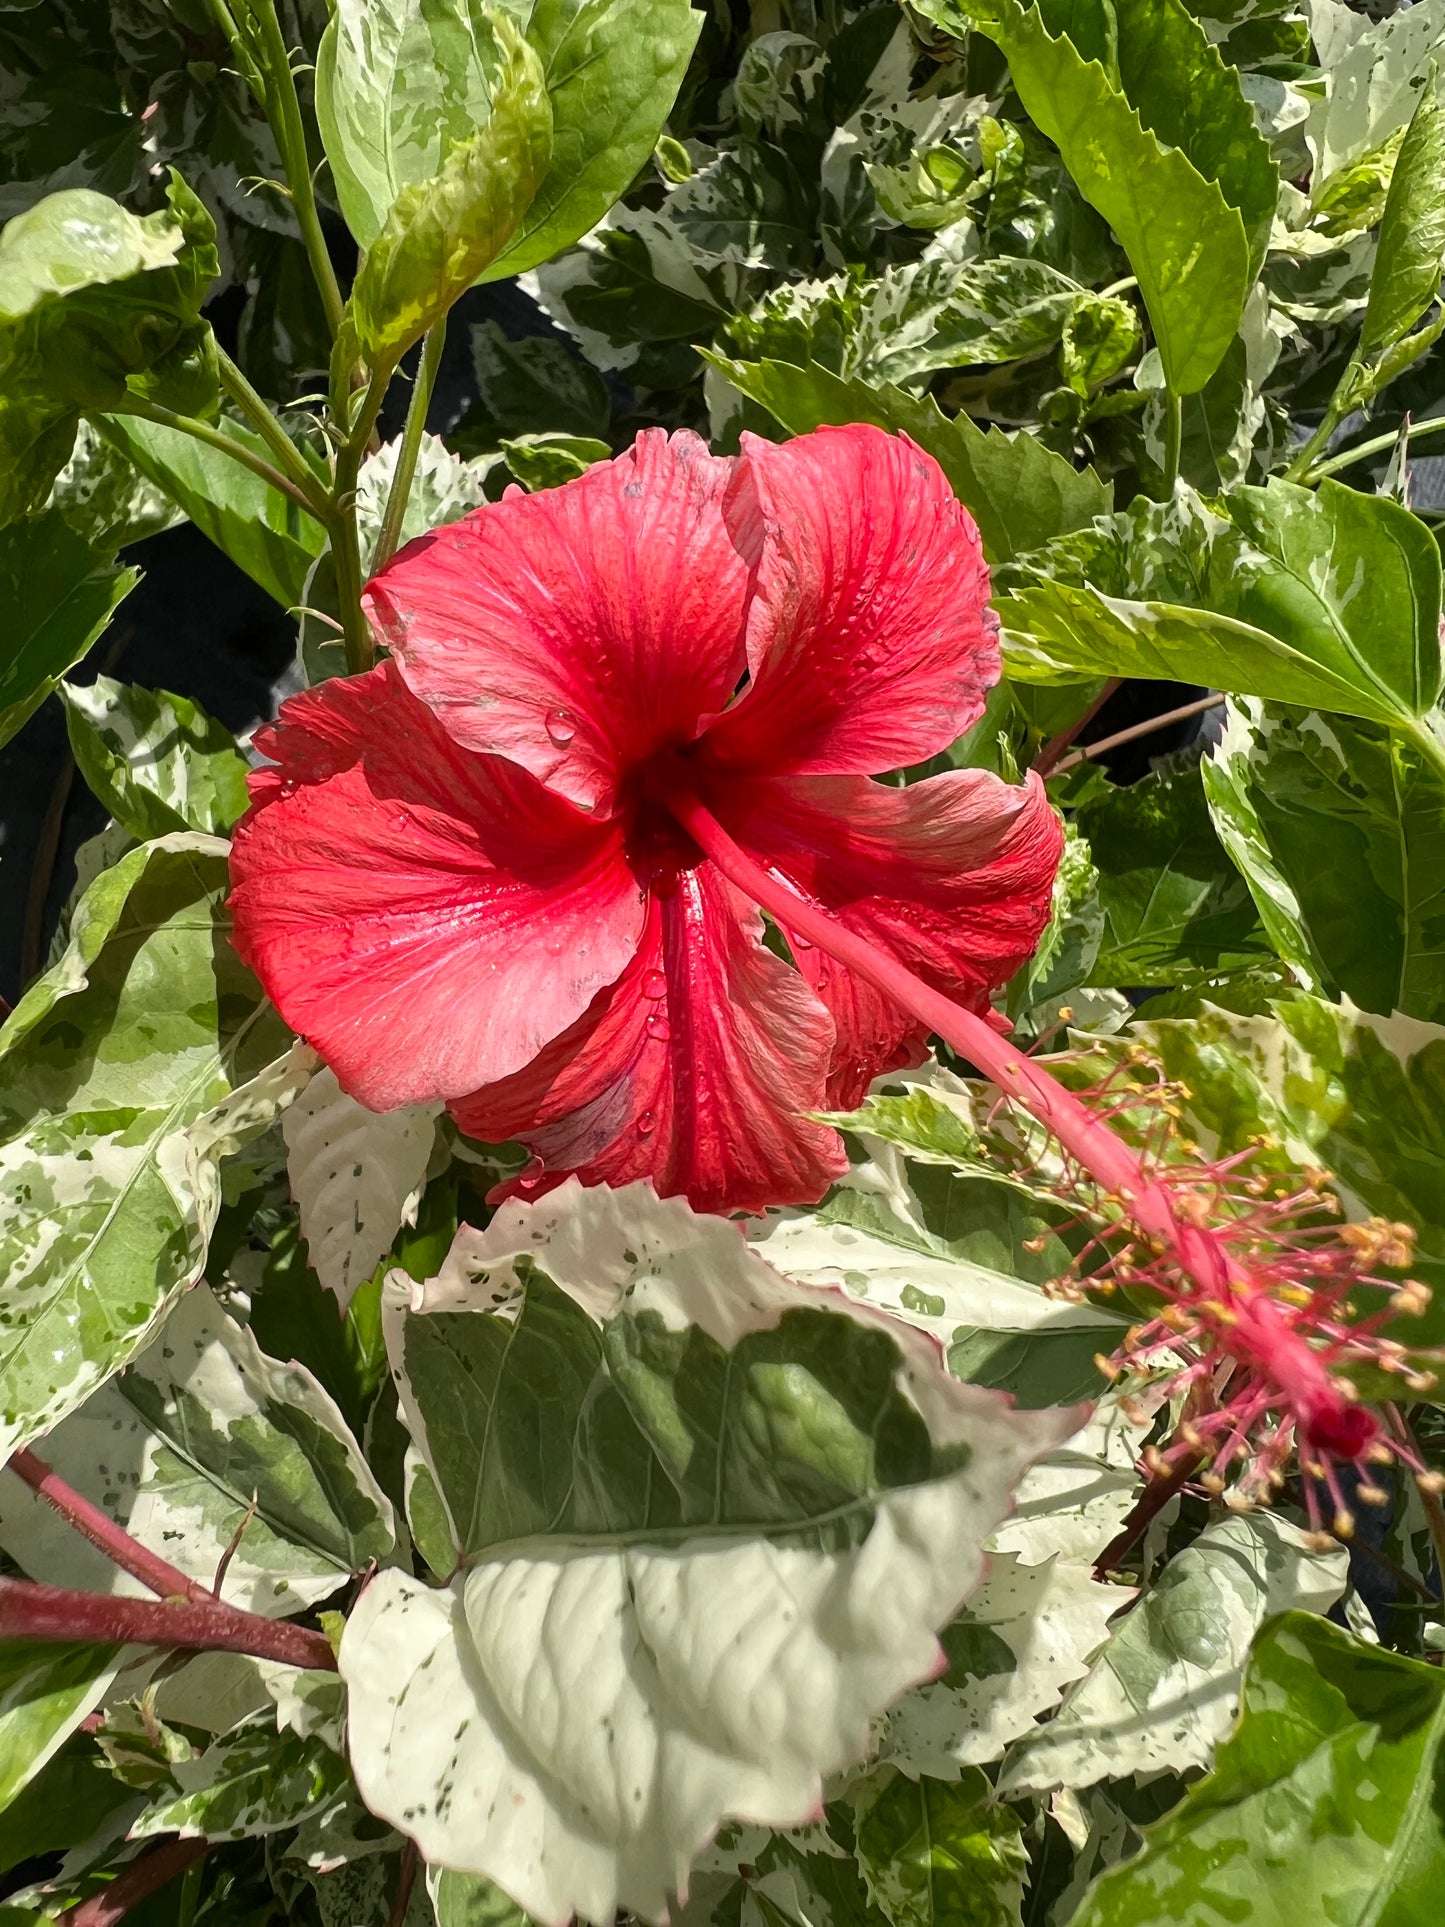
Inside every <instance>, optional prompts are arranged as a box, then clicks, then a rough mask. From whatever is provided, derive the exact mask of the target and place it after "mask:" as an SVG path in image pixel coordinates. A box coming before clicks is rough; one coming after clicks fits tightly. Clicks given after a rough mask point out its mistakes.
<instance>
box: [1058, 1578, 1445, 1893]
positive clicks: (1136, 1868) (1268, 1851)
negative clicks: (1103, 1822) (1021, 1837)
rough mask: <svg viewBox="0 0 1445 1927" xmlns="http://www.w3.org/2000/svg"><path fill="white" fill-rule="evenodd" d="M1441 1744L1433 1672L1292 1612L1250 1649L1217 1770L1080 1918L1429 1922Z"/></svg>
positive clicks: (1444, 1866) (1437, 1680) (1437, 1864)
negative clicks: (1233, 1725)
mask: <svg viewBox="0 0 1445 1927" xmlns="http://www.w3.org/2000/svg"><path fill="white" fill-rule="evenodd" d="M1442 1747H1445V1681H1442V1679H1441V1676H1440V1671H1439V1669H1438V1667H1434V1666H1422V1665H1420V1664H1419V1662H1418V1661H1416V1660H1412V1659H1403V1658H1401V1657H1400V1656H1399V1655H1398V1654H1396V1653H1391V1652H1388V1651H1386V1650H1385V1649H1384V1648H1382V1647H1379V1646H1369V1645H1366V1644H1365V1642H1364V1641H1363V1640H1360V1639H1355V1638H1353V1637H1351V1635H1350V1634H1348V1633H1344V1632H1341V1631H1339V1630H1338V1629H1337V1628H1336V1627H1334V1626H1331V1625H1328V1624H1327V1623H1326V1622H1325V1621H1324V1620H1321V1619H1315V1618H1312V1617H1310V1616H1309V1615H1307V1614H1305V1613H1299V1612H1291V1613H1287V1614H1286V1615H1285V1616H1284V1617H1283V1618H1281V1619H1277V1620H1276V1621H1275V1622H1274V1623H1273V1624H1272V1625H1271V1626H1269V1627H1267V1628H1266V1629H1265V1631H1264V1632H1263V1633H1261V1635H1260V1637H1259V1639H1258V1640H1257V1641H1256V1643H1255V1647H1254V1651H1253V1653H1252V1654H1251V1656H1250V1662H1249V1668H1248V1671H1247V1673H1246V1674H1245V1679H1244V1690H1243V1696H1242V1716H1241V1719H1240V1724H1239V1729H1238V1731H1237V1732H1236V1733H1235V1735H1234V1737H1233V1738H1232V1739H1230V1740H1229V1741H1227V1742H1226V1743H1225V1744H1224V1745H1223V1746H1222V1747H1221V1748H1220V1750H1219V1758H1218V1762H1217V1764H1216V1766H1215V1770H1214V1772H1213V1773H1212V1774H1210V1776H1209V1778H1208V1779H1206V1780H1202V1781H1200V1782H1199V1784H1198V1785H1197V1786H1194V1787H1192V1788H1191V1789H1190V1791H1189V1793H1188V1794H1187V1795H1186V1797H1185V1799H1184V1801H1183V1803H1182V1805H1181V1806H1179V1807H1178V1808H1177V1809H1176V1811H1175V1812H1173V1813H1171V1814H1170V1815H1169V1816H1168V1817H1167V1818H1166V1819H1165V1820H1163V1821H1161V1822H1160V1824H1159V1825H1158V1826H1155V1827H1151V1828H1150V1829H1149V1830H1148V1831H1147V1833H1146V1835H1145V1845H1144V1850H1143V1852H1142V1853H1141V1854H1139V1855H1138V1857H1137V1858H1136V1859H1134V1860H1131V1861H1129V1862H1127V1863H1126V1864H1125V1865H1124V1866H1122V1867H1116V1868H1112V1869H1110V1871H1109V1872H1107V1873H1106V1874H1105V1875H1104V1876H1103V1877H1102V1879H1100V1880H1099V1881H1097V1882H1096V1883H1095V1885H1094V1887H1093V1888H1092V1889H1091V1890H1090V1892H1089V1893H1088V1895H1087V1896H1086V1897H1085V1900H1084V1903H1083V1906H1082V1907H1081V1909H1080V1911H1079V1912H1078V1913H1077V1914H1076V1915H1075V1916H1074V1921H1073V1927H1156V1923H1157V1922H1159V1921H1161V1920H1167V1921H1169V1922H1170V1923H1171V1924H1172V1927H1214V1923H1216V1922H1218V1921H1221V1920H1239V1921H1244V1920H1265V1919H1278V1920H1298V1921H1315V1920H1319V1921H1324V1920H1328V1921H1330V1922H1331V1923H1332V1927H1423V1923H1425V1922H1427V1921H1429V1920H1431V1919H1433V1917H1434V1913H1435V1909H1436V1907H1437V1905H1438V1900H1439V1893H1440V1883H1441V1880H1442V1879H1445V1824H1442V1812H1445V1807H1442V1801H1441V1798H1440V1793H1439V1788H1440V1783H1441V1773H1442Z"/></svg>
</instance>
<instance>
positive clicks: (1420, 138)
mask: <svg viewBox="0 0 1445 1927" xmlns="http://www.w3.org/2000/svg"><path fill="white" fill-rule="evenodd" d="M1442 258H1445V108H1442V107H1441V105H1440V99H1439V95H1438V93H1437V91H1436V87H1435V80H1434V70H1433V68H1432V69H1431V73H1430V78H1429V79H1428V80H1427V82H1426V85H1425V87H1424V90H1423V91H1422V93H1421V95H1420V104H1419V106H1418V107H1417V108H1416V109H1415V113H1414V116H1413V118H1412V119H1411V122H1410V126H1409V130H1408V132H1407V133H1406V135H1405V140H1404V144H1403V145H1402V147H1401V149H1400V156H1399V159H1398V160H1397V161H1396V163H1395V171H1394V173H1393V175H1392V176H1391V178H1390V192H1389V194H1388V196H1387V198H1386V201H1385V213H1384V218H1383V220H1382V221H1381V223H1380V239H1379V245H1378V247H1377V249H1376V252H1375V271H1374V273H1373V274H1372V275H1371V277H1370V299H1369V301H1368V303H1367V304H1366V307H1365V319H1364V324H1363V326H1362V328H1361V330H1360V345H1359V349H1358V353H1359V357H1360V359H1361V360H1362V361H1364V362H1367V363H1368V362H1373V361H1376V360H1378V359H1379V357H1380V356H1381V355H1382V354H1383V353H1384V351H1385V350H1386V349H1387V348H1393V347H1394V345H1395V343H1396V342H1397V341H1399V340H1400V339H1401V338H1402V337H1403V336H1404V335H1406V334H1408V333H1409V331H1410V329H1411V328H1413V327H1414V325H1415V323H1416V322H1417V321H1418V320H1419V319H1420V317H1421V315H1422V314H1424V312H1425V310H1426V309H1427V308H1428V307H1429V305H1430V303H1431V302H1432V301H1433V300H1434V299H1435V296H1436V294H1437V293H1438V292H1439V288H1440V265H1441V261H1442Z"/></svg>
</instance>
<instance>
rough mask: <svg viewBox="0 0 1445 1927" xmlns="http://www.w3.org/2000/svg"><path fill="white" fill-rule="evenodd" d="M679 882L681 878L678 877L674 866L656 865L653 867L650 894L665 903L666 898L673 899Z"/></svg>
mask: <svg viewBox="0 0 1445 1927" xmlns="http://www.w3.org/2000/svg"><path fill="white" fill-rule="evenodd" d="M680 881H681V878H680V877H679V876H678V872H677V866H676V864H673V863H656V864H654V865H653V869H652V893H653V895H654V896H656V897H661V898H662V899H663V900H664V901H666V899H667V898H668V897H675V896H676V895H677V890H678V884H679V883H680Z"/></svg>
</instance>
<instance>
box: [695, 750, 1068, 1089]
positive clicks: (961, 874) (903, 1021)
mask: <svg viewBox="0 0 1445 1927" xmlns="http://www.w3.org/2000/svg"><path fill="white" fill-rule="evenodd" d="M709 799H710V801H711V802H712V803H713V807H714V809H715V811H716V814H717V815H718V817H719V818H720V819H721V820H722V821H723V823H724V824H725V826H726V827H727V829H728V830H729V831H730V832H731V833H732V835H733V836H734V837H736V838H737V840H738V842H739V843H741V844H742V845H743V847H744V848H745V849H747V850H748V851H749V852H750V853H751V854H752V855H753V856H755V857H756V858H757V860H758V861H759V862H760V863H762V864H763V865H765V866H766V867H767V868H770V869H773V870H776V871H777V872H778V874H780V875H781V876H783V877H784V878H786V880H787V881H788V882H789V883H790V884H791V885H792V886H793V887H794V888H795V889H797V890H798V891H799V892H800V893H801V894H802V895H804V896H806V897H809V898H811V899H812V900H813V901H814V902H815V903H818V904H821V905H823V906H824V907H825V908H827V909H829V910H831V911H833V913H834V914H835V915H836V916H837V917H838V919H839V921H840V922H842V923H845V924H847V925H848V927H849V928H850V929H853V930H857V931H860V932H862V933H863V934H864V935H866V936H869V937H873V938H876V939H877V940H878V942H879V943H880V944H881V945H882V946H884V947H885V948H886V949H888V950H890V951H891V952H892V953H893V955H894V956H896V957H898V958H899V959H900V960H901V961H902V962H903V963H905V964H907V965H909V967H910V968H911V969H913V970H916V971H917V972H918V974H919V975H920V976H921V977H923V978H925V979H926V980H927V982H929V983H930V984H932V985H933V986H934V987H935V988H936V989H938V990H941V991H943V992H944V993H945V994H946V995H948V996H951V997H956V998H957V999H958V1000H959V1001H960V1002H961V1003H963V1004H966V1005H967V1006H968V1008H969V1009H970V1010H973V1011H977V1012H980V1013H986V1012H987V1009H988V998H989V992H990V991H991V990H994V989H996V988H997V987H998V986H999V985H1000V984H1003V983H1006V982H1007V981H1008V979H1009V978H1010V977H1011V976H1012V975H1013V973H1014V972H1015V971H1016V970H1017V969H1018V968H1019V966H1020V965H1021V964H1022V963H1025V962H1026V961H1027V960H1028V958H1029V957H1030V956H1031V955H1032V954H1033V950H1034V947H1035V945H1036V944H1037V942H1038V940H1039V936H1040V934H1041V933H1042V931H1043V928H1044V925H1045V924H1046V923H1047V922H1048V918H1049V898H1050V892H1051V889H1052V886H1053V880H1054V872H1055V870H1056V869H1057V868H1058V863H1059V856H1060V852H1061V851H1062V848H1063V832H1062V831H1061V829H1060V827H1059V821H1058V818H1057V817H1056V816H1055V814H1054V811H1053V809H1052V807H1051V806H1050V804H1049V802H1048V799H1047V796H1046V795H1045V793H1044V786H1043V784H1042V783H1041V782H1039V781H1038V779H1037V778H1036V777H1032V778H1030V779H1029V781H1028V782H1027V783H1026V784H1025V785H1023V786H1022V787H1019V788H1015V787H1014V786H1013V785H1011V784H1008V783H1005V782H1002V781H1001V780H1000V779H999V778H998V777H997V776H993V775H990V774H989V773H988V772H987V771H985V770H957V771H953V772H950V773H949V774H947V775H944V776H934V777H930V778H929V779H928V780H927V781H926V782H922V783H912V784H910V785H909V786H908V787H907V788H906V789H892V788H888V787H886V786H884V785H883V784H881V783H873V782H869V781H868V780H867V778H865V777H857V776H834V777H794V778H792V779H783V780H780V781H776V782H764V781H749V782H743V781H736V780H735V781H732V782H728V781H724V780H719V781H717V782H716V783H715V784H713V785H712V786H711V787H710V791H709ZM789 942H790V943H791V944H792V946H793V952H794V955H795V956H796V957H797V960H798V966H799V968H800V969H801V971H802V972H803V975H804V976H805V977H806V978H807V979H808V981H809V983H810V984H812V986H813V988H814V990H815V991H816V992H817V994H818V995H819V996H820V997H821V998H822V999H823V1001H824V1003H826V1004H827V1006H828V1008H829V1010H830V1011H832V1013H833V1020H834V1023H835V1025H836V1027H837V1041H836V1044H835V1047H834V1052H833V1061H832V1066H831V1069H830V1072H829V1077H828V1104H829V1107H830V1108H833V1109H838V1110H851V1109H852V1108H853V1107H854V1106H855V1105H857V1104H858V1103H860V1102H861V1101H862V1098H863V1095H864V1093H865V1092H866V1090H867V1088H868V1086H869V1084H870V1083H871V1082H872V1080H873V1079H874V1078H875V1077H876V1076H878V1074H879V1073H880V1072H881V1071H885V1070H890V1069H895V1068H897V1067H898V1066H899V1065H900V1064H903V1063H910V1062H912V1063H916V1062H918V1061H919V1057H920V1054H921V1052H922V1048H923V1045H924V1043H925V1040H926V1033H925V1032H924V1031H923V1030H921V1029H920V1028H919V1026H918V1023H917V1021H916V1019H914V1018H913V1017H911V1016H910V1015H909V1014H908V1012H907V1011H905V1010H903V1009H902V1008H900V1006H898V1005H897V1004H894V1003H893V1002H891V1001H890V1000H889V999H887V998H885V997H883V996H881V995H880V994H879V992H878V991H876V990H874V989H873V987H872V986H871V985H870V984H866V983H864V982H863V981H862V979H861V978H859V977H855V976H854V975H853V974H852V972H850V971H847V970H844V969H842V968H840V966H839V965H837V964H835V963H834V962H833V961H832V959H831V958H829V957H826V956H824V955H823V953H822V952H821V951H819V950H814V949H809V948H808V947H806V946H805V945H800V944H799V943H798V942H797V941H796V939H794V938H793V937H791V936H790V937H789Z"/></svg>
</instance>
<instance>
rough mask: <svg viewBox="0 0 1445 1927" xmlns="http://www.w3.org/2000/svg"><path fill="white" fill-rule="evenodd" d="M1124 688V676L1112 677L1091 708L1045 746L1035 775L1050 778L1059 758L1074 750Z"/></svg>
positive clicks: (1038, 760) (1036, 763)
mask: <svg viewBox="0 0 1445 1927" xmlns="http://www.w3.org/2000/svg"><path fill="white" fill-rule="evenodd" d="M1123 687H1124V679H1123V677H1122V676H1110V678H1109V680H1108V681H1107V682H1106V683H1105V684H1104V687H1103V688H1102V689H1101V690H1100V691H1099V693H1098V695H1097V696H1095V698H1094V700H1093V701H1092V702H1091V703H1090V704H1089V707H1088V708H1087V709H1086V710H1085V711H1084V713H1083V715H1082V716H1080V717H1078V718H1077V720H1076V721H1074V722H1072V723H1070V724H1069V726H1068V728H1067V729H1061V730H1060V731H1059V733H1058V735H1057V736H1051V737H1050V738H1049V740H1048V741H1047V742H1046V743H1045V744H1044V746H1043V748H1042V749H1041V750H1040V751H1039V753H1038V755H1037V756H1036V757H1035V758H1034V761H1033V767H1034V770H1035V773H1036V774H1037V775H1039V776H1048V775H1049V774H1050V773H1051V772H1052V771H1053V770H1054V769H1055V768H1056V767H1057V765H1058V761H1059V758H1060V757H1061V756H1062V755H1063V754H1064V751H1065V750H1067V749H1070V748H1072V746H1073V744H1074V743H1075V742H1076V741H1077V739H1078V738H1079V737H1080V736H1081V735H1082V734H1083V732H1084V731H1085V730H1086V729H1087V728H1088V727H1089V724H1090V723H1091V722H1093V720H1094V718H1095V717H1096V716H1097V715H1098V713H1099V711H1100V710H1101V709H1102V708H1103V707H1104V704H1105V703H1106V702H1108V700H1109V698H1110V697H1111V696H1116V695H1117V694H1118V693H1119V691H1120V690H1121V689H1122V688H1123Z"/></svg>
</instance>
